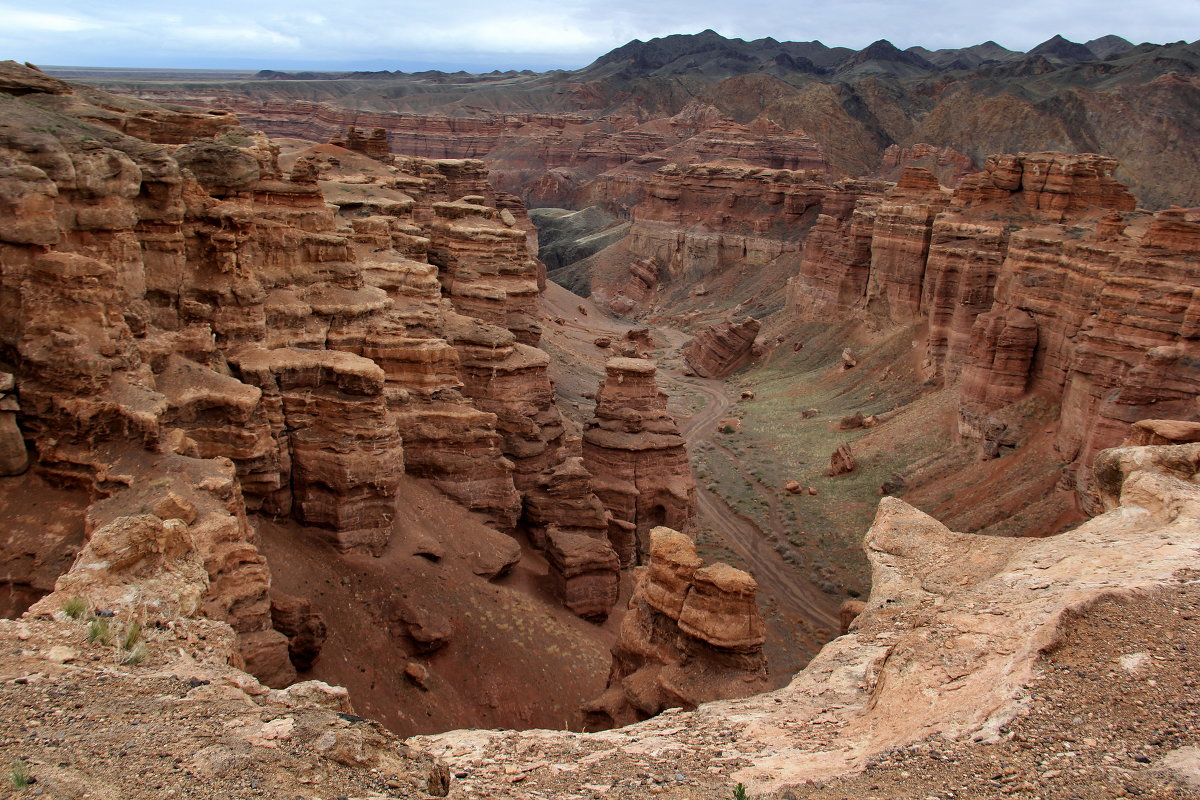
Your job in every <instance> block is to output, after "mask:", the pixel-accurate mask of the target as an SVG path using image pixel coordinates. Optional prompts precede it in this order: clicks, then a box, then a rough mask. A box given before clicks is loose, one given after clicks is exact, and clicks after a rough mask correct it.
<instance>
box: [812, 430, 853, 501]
mask: <svg viewBox="0 0 1200 800" xmlns="http://www.w3.org/2000/svg"><path fill="white" fill-rule="evenodd" d="M857 466H858V463H857V462H856V461H855V460H854V453H853V452H851V450H850V444H849V443H848V442H843V443H842V444H839V445H838V449H837V450H834V451H833V455H832V456H830V457H829V471H828V472H827V473H826V474H827V475H829V476H830V477H835V476H837V475H848V474H850V473H851V472H854V469H855V467H857ZM809 494H812V492H809Z"/></svg>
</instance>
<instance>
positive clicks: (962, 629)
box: [414, 444, 1200, 797]
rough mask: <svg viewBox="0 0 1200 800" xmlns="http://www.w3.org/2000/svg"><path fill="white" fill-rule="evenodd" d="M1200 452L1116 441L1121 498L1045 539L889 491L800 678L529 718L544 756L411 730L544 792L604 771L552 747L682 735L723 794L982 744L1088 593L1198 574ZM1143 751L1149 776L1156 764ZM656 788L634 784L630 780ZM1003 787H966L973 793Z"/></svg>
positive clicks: (482, 779)
mask: <svg viewBox="0 0 1200 800" xmlns="http://www.w3.org/2000/svg"><path fill="white" fill-rule="evenodd" d="M1198 468H1200V445H1196V444H1187V445H1176V446H1162V447H1141V448H1136V447H1135V448H1122V449H1117V450H1110V451H1107V452H1105V453H1104V454H1102V455H1101V457H1100V459H1099V462H1098V465H1097V479H1096V485H1097V486H1098V487H1099V489H1100V492H1101V496H1102V498H1103V503H1104V504H1105V507H1106V508H1108V509H1110V510H1109V511H1107V512H1106V513H1103V514H1101V515H1099V516H1098V517H1096V518H1095V519H1093V520H1090V521H1089V522H1087V523H1085V524H1084V525H1082V526H1080V527H1079V528H1078V529H1076V530H1073V531H1070V532H1068V533H1064V534H1060V535H1058V536H1053V537H1050V538H1046V539H1009V538H999V537H979V536H973V535H970V534H958V533H953V532H951V531H949V530H947V529H946V528H945V527H944V526H942V525H940V524H939V523H938V522H937V521H935V520H933V519H932V518H930V517H928V516H926V515H925V514H922V513H921V512H919V511H917V510H916V509H914V508H912V507H911V506H908V505H907V504H905V503H904V502H902V501H900V500H896V499H894V498H884V499H883V500H882V501H881V503H880V507H879V512H878V515H877V517H876V520H875V524H874V525H873V526H872V528H871V530H870V532H869V533H868V534H867V537H866V540H865V547H866V549H867V553H868V555H869V557H870V559H871V563H872V567H873V570H874V580H873V588H872V592H871V596H870V598H869V599H868V601H867V603H866V608H865V610H864V611H863V612H862V614H861V615H860V616H859V617H858V618H857V620H856V621H855V622H854V623H852V625H851V630H850V632H849V633H848V634H846V635H844V636H842V637H840V638H838V639H835V640H834V641H833V642H831V643H830V644H828V645H826V647H825V648H824V649H823V650H822V651H821V652H820V653H819V654H818V655H817V656H816V658H814V659H813V661H812V662H811V663H810V664H809V665H808V667H806V668H805V669H804V670H803V671H802V672H800V673H799V674H798V675H797V676H796V677H795V678H794V679H793V681H792V682H791V684H789V685H788V686H787V687H786V688H784V689H781V690H778V691H775V692H771V693H769V694H766V695H760V696H757V697H752V698H747V699H742V700H730V701H721V702H714V703H708V704H705V705H702V706H701V707H700V708H698V709H697V710H696V711H694V712H690V713H689V712H668V713H664V714H662V715H660V716H658V717H655V718H653V719H650V720H647V721H645V722H642V723H640V724H637V725H634V726H631V727H627V728H623V729H619V730H614V731H607V732H604V733H600V734H593V735H573V734H563V733H556V732H542V733H539V734H536V735H532V734H530V735H527V738H525V739H524V740H523V742H522V744H523V745H524V746H525V747H526V748H529V749H530V750H532V751H533V752H534V753H535V755H534V756H532V757H530V756H523V755H521V754H520V753H519V752H518V751H517V750H516V748H514V747H513V744H514V743H510V742H509V741H507V740H506V735H505V734H502V733H501V734H497V733H489V732H474V731H471V732H451V733H447V734H442V735H440V736H436V737H422V738H420V739H419V740H416V742H414V743H419V745H420V746H422V747H426V748H428V749H430V750H431V751H432V752H434V753H436V754H444V757H446V758H447V759H448V760H449V761H450V763H451V769H455V770H460V769H465V770H470V771H471V775H472V780H471V788H472V790H473V791H475V792H480V791H487V790H489V789H490V787H501V786H504V785H505V783H506V779H505V777H504V776H503V775H502V774H500V773H501V770H500V769H499V767H492V766H488V764H487V760H488V759H489V758H490V759H498V760H499V763H503V764H504V769H505V770H506V771H510V772H512V773H513V774H517V773H519V774H524V775H525V776H526V777H525V778H524V779H523V781H522V787H521V792H522V793H530V794H531V793H533V792H537V791H546V790H550V791H554V790H558V791H570V787H573V786H576V787H577V786H580V785H581V784H583V783H587V782H590V781H591V780H593V777H592V775H593V774H594V773H589V771H587V770H584V769H583V768H582V766H580V767H571V766H568V767H567V768H566V769H565V770H557V771H556V770H554V769H550V768H549V766H548V765H549V764H551V763H568V765H569V764H571V763H578V764H580V765H583V764H591V763H598V764H603V765H604V766H603V769H604V770H605V773H606V774H622V775H628V776H640V775H643V774H645V775H647V776H651V777H653V776H656V775H658V774H660V773H661V772H663V767H662V761H661V760H660V758H661V756H662V754H663V752H665V751H664V750H663V748H664V747H665V746H666V745H667V744H668V743H670V746H671V748H673V749H672V756H673V758H674V757H675V756H677V757H678V760H673V761H672V763H673V764H678V765H680V766H679V767H677V768H676V769H678V770H679V771H680V775H681V776H682V778H678V777H677V778H676V780H678V781H679V782H681V783H682V784H683V785H684V786H686V787H688V788H686V789H683V790H682V791H685V792H686V791H691V792H693V793H700V794H711V795H717V794H721V793H725V792H728V791H729V789H730V787H731V786H732V785H733V784H735V783H739V782H740V783H744V784H745V785H746V787H747V789H748V790H749V792H750V793H751V794H753V795H760V796H762V795H766V794H767V793H770V792H781V791H784V790H788V791H792V792H793V793H794V794H796V796H798V797H799V796H809V795H810V794H811V795H813V796H826V795H818V794H817V792H818V789H819V785H820V783H822V782H825V781H828V780H830V779H831V778H834V777H835V776H841V775H850V776H852V775H853V774H855V773H857V772H859V771H861V770H862V769H864V768H865V767H867V766H868V765H872V764H875V763H878V762H882V761H886V760H888V759H889V758H890V757H889V756H887V755H885V754H888V753H892V752H894V751H896V750H897V749H898V748H905V747H908V746H910V745H913V744H914V743H924V744H922V745H921V747H922V748H924V749H936V748H937V747H938V746H939V744H938V743H940V742H945V741H946V740H951V741H953V742H956V743H960V744H955V745H954V746H955V747H956V748H958V749H957V752H958V754H959V755H958V757H959V758H965V759H970V758H972V756H971V753H972V752H973V751H974V750H975V749H976V748H979V747H983V746H985V743H987V742H1004V741H1005V740H1006V738H1007V736H1006V731H1008V730H1009V729H1010V728H1009V727H1006V726H1012V725H1015V724H1018V723H1019V722H1020V718H1021V714H1022V713H1023V712H1024V709H1026V708H1027V692H1026V690H1025V687H1026V686H1029V685H1030V684H1031V682H1034V681H1036V680H1037V674H1038V673H1037V671H1038V670H1039V668H1042V666H1043V665H1044V663H1045V662H1043V661H1042V660H1041V659H1042V658H1043V654H1044V653H1045V652H1046V651H1047V650H1048V649H1051V648H1053V647H1054V646H1055V645H1056V644H1058V643H1059V642H1061V641H1062V637H1063V636H1064V635H1065V632H1066V630H1067V628H1068V626H1069V625H1070V624H1071V623H1072V621H1073V620H1074V619H1076V618H1077V617H1078V615H1079V614H1081V613H1084V612H1085V610H1086V609H1087V608H1088V607H1089V606H1091V604H1093V603H1094V602H1096V601H1097V600H1099V599H1101V598H1105V597H1113V596H1126V597H1144V596H1146V593H1148V592H1152V591H1154V590H1156V589H1162V588H1167V587H1173V586H1177V585H1178V581H1179V580H1180V579H1181V578H1183V579H1185V580H1186V579H1187V576H1188V575H1191V574H1193V573H1192V572H1191V570H1192V569H1193V568H1194V565H1195V563H1196V559H1197V557H1198V556H1200V524H1198V523H1200V485H1198V484H1197V482H1196V479H1195V477H1194V475H1195V474H1196V472H1197V469H1198ZM963 553H970V554H971V557H970V558H964V557H963ZM1167 613H1168V615H1170V611H1169V609H1168V611H1167ZM1115 668H1116V665H1114V664H1110V665H1108V666H1106V669H1115ZM1067 702H1069V698H1068V699H1067ZM1106 702H1108V701H1106ZM1171 713H1173V714H1175V717H1174V719H1175V720H1176V723H1175V724H1176V725H1178V724H1180V723H1181V721H1182V719H1183V718H1184V717H1183V715H1186V713H1188V712H1187V711H1181V710H1180V708H1179V707H1173V710H1172V712H1171ZM1076 724H1078V723H1076ZM1183 724H1186V723H1183ZM1114 725H1115V723H1114ZM1117 727H1119V726H1117ZM1122 741H1124V740H1122ZM1025 743H1026V744H1028V745H1029V747H1031V748H1032V749H1033V750H1034V752H1039V753H1042V754H1043V755H1042V758H1043V759H1044V758H1047V757H1051V756H1052V755H1053V754H1054V753H1061V752H1062V748H1061V742H1060V741H1059V740H1058V739H1057V738H1054V739H1052V740H1051V743H1050V745H1048V746H1044V745H1042V744H1039V743H1038V742H1036V741H1033V742H1028V741H1027V742H1025ZM1119 746H1120V744H1118V747H1119ZM1108 752H1109V753H1113V752H1114V751H1112V750H1109V751H1108ZM656 756H658V757H659V758H656ZM1126 758H1127V754H1126ZM1147 761H1149V759H1147ZM968 763H970V762H968ZM1103 763H1105V762H1098V763H1097V766H1096V768H1095V769H1096V770H1097V772H1096V773H1095V774H1094V775H1093V774H1091V773H1089V774H1088V775H1087V776H1086V777H1083V778H1081V776H1078V775H1075V774H1072V773H1070V772H1069V771H1064V772H1061V773H1054V772H1051V773H1050V774H1049V775H1042V774H1041V773H1039V775H1038V776H1037V777H1036V778H1035V777H1033V776H1030V778H1031V780H1032V781H1036V782H1037V785H1038V786H1039V787H1040V788H1039V791H1040V792H1043V793H1044V792H1048V791H1051V790H1053V791H1054V792H1055V793H1056V794H1055V796H1059V795H1061V796H1064V797H1065V796H1068V795H1069V789H1070V787H1072V786H1077V785H1078V784H1079V782H1080V781H1081V780H1086V781H1090V782H1094V783H1095V784H1096V785H1097V786H1104V785H1106V781H1107V775H1108V774H1109V773H1107V772H1106V770H1107V769H1108V768H1107V767H1104V766H1102V764H1103ZM1137 763H1138V762H1134V764H1133V765H1130V766H1135V765H1136V764H1137ZM695 765H705V766H703V767H700V766H695ZM710 765H711V766H712V767H715V769H713V770H711V771H710V770H709V769H708V766H710ZM987 768H988V767H986V766H980V767H978V769H980V770H982V769H987ZM1135 768H1139V769H1140V767H1135ZM669 769H670V768H668V771H669ZM1114 769H1115V768H1114ZM1122 769H1124V770H1125V772H1126V773H1128V768H1127V767H1125V766H1124V765H1122ZM1146 769H1147V773H1146V775H1147V776H1149V774H1150V771H1151V770H1152V769H1153V766H1152V765H1151V766H1148V767H1147V768H1146ZM1111 774H1112V775H1113V776H1114V777H1118V776H1117V773H1116V772H1115V771H1114V772H1112V773H1111ZM631 779H632V778H631ZM667 779H668V780H671V777H670V775H668V776H667ZM809 781H813V782H815V783H808V782H809ZM652 783H653V781H652ZM1031 785H1033V784H1032V782H1031ZM692 787H698V788H692ZM645 790H646V789H645V786H641V787H638V786H632V787H631V788H630V789H629V790H627V791H626V793H625V794H624V795H623V796H630V797H632V796H636V792H638V791H642V792H644V791H645ZM1060 790H1061V791H1060ZM623 791H625V790H623ZM995 791H996V790H995V788H994V787H983V788H982V789H980V790H979V791H975V790H973V789H969V790H964V796H970V797H989V796H995ZM526 796H529V794H526ZM679 796H683V795H682V794H681V795H679ZM836 796H839V797H840V796H842V795H836Z"/></svg>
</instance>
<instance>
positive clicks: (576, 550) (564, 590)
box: [545, 526, 621, 622]
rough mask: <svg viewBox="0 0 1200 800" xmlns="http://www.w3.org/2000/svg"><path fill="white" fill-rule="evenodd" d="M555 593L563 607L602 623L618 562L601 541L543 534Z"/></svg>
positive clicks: (612, 597) (616, 582)
mask: <svg viewBox="0 0 1200 800" xmlns="http://www.w3.org/2000/svg"><path fill="white" fill-rule="evenodd" d="M545 539H546V559H547V560H548V561H549V562H550V574H551V576H552V577H553V582H554V587H555V591H556V592H557V593H558V595H559V597H560V598H561V599H562V603H563V605H565V606H566V607H567V608H569V609H571V611H573V612H575V613H576V614H578V615H579V616H581V617H583V618H584V619H589V620H592V621H595V622H602V621H604V620H605V619H606V618H607V617H608V612H609V611H610V610H612V607H613V606H614V605H616V602H617V594H618V591H619V589H620V578H621V562H620V559H618V558H617V554H616V552H615V551H614V550H613V549H612V546H611V545H609V543H608V541H607V540H605V539H596V538H592V537H591V536H586V535H582V534H578V533H568V532H565V531H560V530H558V529H557V528H556V527H554V526H551V527H550V528H549V529H548V530H547V532H546V535H545Z"/></svg>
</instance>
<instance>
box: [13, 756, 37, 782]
mask: <svg viewBox="0 0 1200 800" xmlns="http://www.w3.org/2000/svg"><path fill="white" fill-rule="evenodd" d="M8 781H9V783H11V784H12V787H13V788H14V789H24V788H25V787H26V786H29V785H30V784H32V783H33V776H32V775H31V774H30V772H29V765H28V764H26V763H25V762H24V761H22V760H21V759H19V758H17V759H13V762H12V767H11V768H10V769H9V771H8Z"/></svg>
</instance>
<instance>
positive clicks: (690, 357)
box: [682, 317, 762, 378]
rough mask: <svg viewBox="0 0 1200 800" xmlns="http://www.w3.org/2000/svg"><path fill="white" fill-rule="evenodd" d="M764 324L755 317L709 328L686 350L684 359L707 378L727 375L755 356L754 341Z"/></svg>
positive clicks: (685, 348)
mask: <svg viewBox="0 0 1200 800" xmlns="http://www.w3.org/2000/svg"><path fill="white" fill-rule="evenodd" d="M761 327H762V324H761V323H760V322H759V321H758V320H756V319H754V318H753V317H746V318H745V319H744V320H742V321H741V322H736V323H735V322H733V321H732V320H729V321H726V322H723V323H719V324H717V325H713V326H711V327H708V328H705V329H704V330H702V331H700V332H699V333H697V334H696V336H695V337H694V338H693V339H692V341H690V342H689V343H688V344H687V346H686V347H684V349H683V353H682V355H683V360H684V361H685V362H686V363H687V365H688V366H689V367H691V368H692V371H693V372H695V373H696V374H697V375H699V376H701V377H704V378H723V377H725V376H726V375H728V374H729V373H731V372H733V371H734V370H736V369H738V368H739V367H742V366H744V365H745V364H747V363H748V362H749V361H750V359H751V358H752V357H753V352H754V340H755V337H757V336H758V331H759V329H760V328H761Z"/></svg>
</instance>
